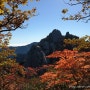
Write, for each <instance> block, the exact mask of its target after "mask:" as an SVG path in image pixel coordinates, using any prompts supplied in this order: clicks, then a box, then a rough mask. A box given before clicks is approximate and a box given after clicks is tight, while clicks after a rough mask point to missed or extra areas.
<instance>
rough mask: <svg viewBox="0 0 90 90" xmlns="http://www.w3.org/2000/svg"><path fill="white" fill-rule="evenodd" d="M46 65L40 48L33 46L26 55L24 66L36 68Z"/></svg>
mask: <svg viewBox="0 0 90 90" xmlns="http://www.w3.org/2000/svg"><path fill="white" fill-rule="evenodd" d="M46 63H47V62H46V57H45V54H44V52H43V51H42V49H41V47H40V46H38V45H33V46H32V47H31V49H30V51H29V52H28V54H27V62H26V63H25V66H26V67H28V66H31V67H38V66H41V65H43V64H46Z"/></svg>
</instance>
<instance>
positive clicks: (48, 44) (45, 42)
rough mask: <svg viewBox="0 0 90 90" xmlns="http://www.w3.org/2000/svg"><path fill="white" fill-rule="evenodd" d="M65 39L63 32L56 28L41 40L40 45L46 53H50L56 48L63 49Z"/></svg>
mask: <svg viewBox="0 0 90 90" xmlns="http://www.w3.org/2000/svg"><path fill="white" fill-rule="evenodd" d="M63 39H64V38H63V36H62V34H61V32H60V31H59V30H57V29H54V30H53V32H51V33H50V34H49V35H48V36H47V37H46V38H44V39H42V40H41V41H40V42H39V46H40V47H41V48H42V50H43V51H44V53H45V55H49V54H51V53H52V52H54V51H56V50H63Z"/></svg>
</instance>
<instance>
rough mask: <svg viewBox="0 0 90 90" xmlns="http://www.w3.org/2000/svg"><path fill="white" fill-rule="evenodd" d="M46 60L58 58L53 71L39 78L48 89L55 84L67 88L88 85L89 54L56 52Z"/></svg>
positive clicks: (66, 51) (89, 73) (89, 75)
mask: <svg viewBox="0 0 90 90" xmlns="http://www.w3.org/2000/svg"><path fill="white" fill-rule="evenodd" d="M47 58H60V60H59V61H58V62H56V65H55V67H54V68H53V69H54V71H53V70H52V71H51V72H47V73H45V74H44V75H42V76H41V79H42V82H46V83H47V87H48V88H50V87H53V86H54V85H55V84H56V85H57V84H59V85H60V84H61V85H62V84H67V85H68V86H69V85H71V84H73V83H74V85H77V84H78V85H84V84H85V83H87V84H89V79H88V77H90V72H89V70H90V52H81V53H78V51H71V50H64V51H56V52H53V53H52V54H51V55H49V56H47ZM53 82H54V84H53V85H52V83H53ZM56 82H57V83H56ZM82 82H84V84H83V83H82Z"/></svg>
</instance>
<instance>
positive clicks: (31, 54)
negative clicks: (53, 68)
mask: <svg viewBox="0 0 90 90" xmlns="http://www.w3.org/2000/svg"><path fill="white" fill-rule="evenodd" d="M68 38H70V39H73V38H79V37H78V36H75V35H72V34H70V33H69V32H66V35H65V36H64V35H62V34H61V32H60V30H57V29H54V30H53V31H52V32H51V33H50V34H49V35H48V36H46V37H45V38H43V39H41V40H40V42H34V43H31V44H28V45H26V46H18V47H10V48H14V49H16V51H15V53H16V54H17V57H16V60H17V62H19V63H20V64H23V65H24V66H25V67H38V66H42V65H43V64H47V63H51V62H53V61H52V60H51V61H50V60H46V56H47V55H49V54H51V53H52V52H54V51H58V50H64V49H65V48H67V47H64V39H68ZM68 48H69V46H68ZM70 49H72V48H70Z"/></svg>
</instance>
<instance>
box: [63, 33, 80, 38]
mask: <svg viewBox="0 0 90 90" xmlns="http://www.w3.org/2000/svg"><path fill="white" fill-rule="evenodd" d="M64 38H65V39H74V38H75V39H79V37H78V36H76V35H72V34H70V33H69V32H66V35H65V37H64Z"/></svg>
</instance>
